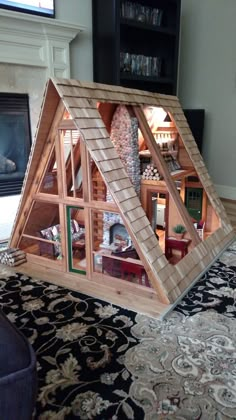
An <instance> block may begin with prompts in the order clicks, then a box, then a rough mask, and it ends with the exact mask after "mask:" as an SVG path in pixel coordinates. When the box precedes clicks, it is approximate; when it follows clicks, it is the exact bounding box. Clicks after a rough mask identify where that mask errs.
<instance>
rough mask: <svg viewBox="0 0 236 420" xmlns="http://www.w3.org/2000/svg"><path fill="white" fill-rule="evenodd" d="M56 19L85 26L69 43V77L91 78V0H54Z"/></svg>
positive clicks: (89, 79)
mask: <svg viewBox="0 0 236 420" xmlns="http://www.w3.org/2000/svg"><path fill="white" fill-rule="evenodd" d="M55 7H56V19H60V20H64V21H66V22H69V23H77V24H81V25H84V26H86V30H85V31H84V32H83V33H81V34H79V35H78V36H77V37H76V39H74V40H73V41H72V43H71V77H72V78H74V79H80V80H84V81H85V80H88V81H92V80H93V53H92V52H93V45H92V44H93V41H92V0H55Z"/></svg>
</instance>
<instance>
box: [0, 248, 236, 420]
mask: <svg viewBox="0 0 236 420" xmlns="http://www.w3.org/2000/svg"><path fill="white" fill-rule="evenodd" d="M0 306H1V308H2V309H3V311H4V312H5V313H6V314H7V316H8V317H9V319H10V320H11V321H12V322H14V323H15V324H16V326H17V327H18V328H19V329H20V330H21V331H22V332H23V333H24V334H25V335H26V337H27V338H28V339H29V341H30V342H31V344H32V346H33V348H34V350H35V352H36V355H37V363H38V399H37V404H36V408H35V414H34V419H39V420H64V419H66V420H70V419H81V420H87V419H90V420H103V419H104V420H108V419H111V420H119V419H121V420H123V419H124V420H125V419H135V420H142V419H145V420H159V419H166V420H172V419H178V420H185V419H187V420H199V419H202V420H206V419H207V420H213V419H214V420H216V419H217V420H225V419H235V418H236V325H235V324H236V323H235V317H236V242H235V243H234V244H233V245H232V246H231V247H230V248H228V249H227V251H225V252H224V253H223V254H222V256H221V257H220V258H219V259H218V260H217V261H216V262H215V263H214V264H213V265H212V267H211V268H210V269H209V270H208V272H207V273H206V274H205V275H204V276H203V277H202V278H201V279H200V280H199V281H198V282H197V284H196V285H195V286H194V287H193V288H192V289H191V290H190V292H189V293H188V295H186V296H185V297H184V299H183V300H182V301H181V302H180V304H179V305H178V306H177V307H176V308H175V310H174V311H173V312H172V313H171V314H170V315H169V316H168V318H167V319H165V320H162V321H161V320H157V319H154V318H150V317H147V316H144V315H141V314H137V313H135V312H132V311H128V310H125V309H123V308H120V307H118V306H115V305H111V304H109V303H107V302H104V301H101V300H98V299H95V298H92V297H89V296H86V295H83V294H81V293H78V292H75V291H71V290H68V289H65V288H62V287H59V286H56V285H52V284H50V283H47V282H43V281H41V280H39V279H35V278H30V277H28V276H25V275H22V274H19V273H16V274H15V273H14V272H13V270H12V269H9V268H8V267H6V268H2V269H1V271H0Z"/></svg>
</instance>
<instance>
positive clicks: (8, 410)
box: [0, 310, 37, 420]
mask: <svg viewBox="0 0 236 420" xmlns="http://www.w3.org/2000/svg"><path fill="white" fill-rule="evenodd" d="M36 391H37V373H36V357H35V353H34V351H33V349H32V347H31V345H30V343H29V342H28V340H27V339H26V338H25V337H24V336H23V334H22V333H21V332H20V331H19V330H18V329H17V328H16V327H15V326H14V325H13V324H12V323H11V322H10V321H9V320H8V318H7V317H6V316H5V315H4V314H3V312H2V311H1V310H0V418H1V419H4V420H13V419H17V420H30V419H32V414H33V410H34V406H35V402H36V394H37V392H36Z"/></svg>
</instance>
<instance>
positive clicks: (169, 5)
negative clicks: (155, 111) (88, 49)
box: [93, 0, 181, 94]
mask: <svg viewBox="0 0 236 420" xmlns="http://www.w3.org/2000/svg"><path fill="white" fill-rule="evenodd" d="M180 5H181V1H180V0H165V1H163V0H146V1H145V2H144V1H140V2H139V0H135V1H134V0H132V1H124V0H93V52H94V57H93V60H94V81H95V82H100V83H108V84H113V85H121V86H126V87H131V88H136V89H142V90H148V91H153V92H160V93H167V94H175V93H176V87H177V67H178V50H179V26H180Z"/></svg>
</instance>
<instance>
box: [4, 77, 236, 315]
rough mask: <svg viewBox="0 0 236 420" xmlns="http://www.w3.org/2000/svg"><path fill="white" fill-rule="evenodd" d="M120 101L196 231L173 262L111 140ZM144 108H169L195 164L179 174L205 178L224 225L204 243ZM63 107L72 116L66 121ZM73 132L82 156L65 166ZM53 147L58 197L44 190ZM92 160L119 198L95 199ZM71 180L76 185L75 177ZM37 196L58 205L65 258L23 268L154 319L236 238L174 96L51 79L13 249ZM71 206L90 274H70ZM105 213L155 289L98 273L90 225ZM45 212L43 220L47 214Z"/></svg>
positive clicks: (33, 260)
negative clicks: (77, 212)
mask: <svg viewBox="0 0 236 420" xmlns="http://www.w3.org/2000/svg"><path fill="white" fill-rule="evenodd" d="M99 104H100V105H99ZM119 104H124V105H126V106H127V107H128V108H130V111H131V112H132V113H133V114H134V115H135V116H136V118H137V120H138V123H139V127H140V129H141V131H142V133H143V137H144V138H145V142H146V144H147V145H148V148H149V150H150V152H151V155H152V158H153V160H154V162H155V163H156V165H157V167H158V168H160V170H161V172H162V174H163V177H164V180H163V181H160V185H162V186H163V187H165V188H166V190H167V191H168V194H169V195H170V196H171V198H172V199H173V200H174V203H175V205H176V207H177V211H178V214H179V217H180V220H182V221H183V222H184V224H185V226H186V227H187V230H188V234H189V235H190V238H191V241H192V244H193V248H192V249H191V252H189V253H188V255H186V256H185V258H183V259H182V260H181V261H180V262H179V263H178V264H177V265H175V266H173V265H171V264H169V263H168V260H167V259H166V256H165V254H164V252H163V250H162V249H161V248H160V246H159V244H158V241H157V238H156V236H155V233H154V231H153V230H152V228H151V226H150V223H149V220H148V218H147V216H146V213H145V211H144V208H143V207H142V204H141V202H140V200H139V197H138V196H137V194H136V192H135V190H134V187H133V185H132V183H131V181H130V179H129V177H128V175H127V173H126V170H125V168H124V166H123V163H122V162H121V159H120V157H119V155H118V153H117V150H116V149H115V147H114V145H113V143H112V140H111V138H110V134H109V130H110V121H111V119H112V116H113V113H114V110H115V108H116V106H117V105H119ZM146 105H148V106H152V107H163V108H164V109H165V110H167V111H168V112H169V113H170V114H171V116H172V118H173V122H174V124H175V127H176V131H177V132H178V134H179V136H181V141H182V144H183V146H184V147H183V148H184V153H185V154H186V156H188V163H189V162H190V163H191V162H192V166H191V165H190V163H189V167H188V168H186V170H185V171H183V172H184V174H185V175H182V174H181V175H180V178H181V177H184V176H187V174H191V173H196V174H197V176H198V177H199V182H201V184H202V185H203V186H204V188H205V192H206V195H207V200H208V201H209V203H210V205H211V206H212V208H213V210H214V211H215V213H216V215H217V217H218V219H219V223H220V225H221V226H220V227H219V228H217V229H216V231H215V232H212V234H211V235H210V236H209V237H208V238H207V239H206V240H205V241H201V240H200V238H199V236H198V234H197V232H196V230H195V228H194V226H193V223H192V221H191V218H190V216H189V214H188V212H187V210H186V208H185V206H184V203H183V201H182V199H181V195H180V194H179V193H178V191H177V189H176V186H175V183H174V182H175V179H176V176H173V177H172V176H171V175H170V173H169V172H168V169H167V166H166V164H165V161H164V159H163V157H162V154H161V153H160V151H159V148H158V146H157V144H156V141H155V139H154V136H153V133H152V131H151V129H150V127H149V125H148V123H147V120H146V118H145V115H144V112H143V106H146ZM65 109H66V110H67V113H68V114H69V115H70V117H71V119H70V120H64V119H63V116H64V115H65ZM99 109H100V111H101V113H100V112H99ZM50 110H51V112H50ZM68 129H69V130H70V129H72V130H78V133H79V136H80V153H78V150H77V149H76V150H75V149H74V152H73V156H74V158H73V159H72V161H71V162H67V164H66V163H65V162H64V157H63V151H62V147H61V138H62V137H61V136H63V130H68ZM54 146H55V151H56V160H57V175H58V194H44V193H42V192H39V191H40V185H41V182H42V179H43V176H44V174H45V170H44V168H45V167H46V163H47V161H48V159H49V156H50V152H51V150H52V148H53V147H54ZM71 147H72V146H71ZM91 159H92V160H93V162H94V164H95V166H96V168H97V170H98V171H99V173H100V176H101V179H102V180H103V182H104V184H105V185H106V188H107V190H108V191H109V193H110V194H111V196H112V198H113V203H109V202H106V201H99V200H98V201H96V199H94V196H93V194H92V182H93V180H92V176H93V175H92V173H91V170H90V167H91V166H90V165H91ZM80 165H81V168H82V180H83V198H81V197H77V196H76V193H75V191H73V192H72V195H71V196H70V195H68V188H71V185H75V178H73V177H75V172H76V170H75V168H77V169H78V167H79V166H80ZM73 168H74V171H73V172H74V174H73V175H72V173H70V172H72V169H73ZM73 179H74V182H71V181H72V180H73ZM177 179H178V176H177ZM153 185H154V184H153ZM155 185H156V187H155V188H158V184H155ZM35 199H36V200H38V201H40V202H41V203H45V204H46V203H57V205H58V206H59V219H60V220H59V222H60V226H61V236H62V239H61V241H62V242H61V245H62V262H61V264H60V271H58V270H59V269H58V267H57V264H55V261H50V260H46V261H45V258H43V259H42V258H40V257H39V256H38V255H33V254H31V253H27V259H28V262H27V263H25V264H23V265H22V266H21V270H22V271H24V272H28V273H34V272H35V273H36V272H37V273H41V276H42V278H46V279H48V280H51V281H55V282H57V283H58V284H59V283H60V284H64V285H66V286H67V287H72V288H73V287H75V288H77V289H78V290H81V291H83V292H85V293H88V294H93V295H95V296H98V297H103V298H104V299H106V300H109V301H112V302H114V303H119V304H122V305H124V306H127V307H129V308H131V309H134V310H139V311H141V312H145V313H148V314H151V315H154V316H157V315H158V314H160V313H164V312H165V311H166V310H167V309H168V308H169V305H170V304H172V303H175V302H176V300H177V299H178V298H179V297H180V296H181V295H182V294H183V293H184V291H185V290H187V289H188V288H189V287H190V285H191V284H192V283H193V282H194V281H195V279H196V278H197V277H198V276H200V275H201V274H202V273H203V272H204V270H205V269H206V268H207V267H208V266H209V265H210V264H211V262H212V261H214V259H215V258H216V256H217V255H219V254H220V253H221V252H222V251H223V249H224V248H225V247H226V246H227V245H228V244H229V243H231V241H232V240H233V239H234V232H233V228H232V226H231V224H230V222H229V220H228V218H227V215H226V212H225V210H224V207H223V205H222V203H221V201H220V200H219V198H218V197H217V194H216V192H215V189H214V186H213V184H212V181H211V180H210V177H209V175H208V173H207V170H206V167H205V165H204V162H203V160H202V157H201V155H200V153H199V151H198V148H197V146H196V145H195V142H194V138H193V136H192V134H191V131H190V129H189V127H188V124H187V121H186V119H185V116H184V114H183V111H182V109H181V106H180V104H179V101H178V99H177V98H176V97H174V96H168V95H159V94H155V93H151V92H143V91H137V90H131V89H125V88H122V87H113V86H108V85H100V84H93V83H82V82H79V81H75V80H64V79H51V80H49V82H48V84H47V87H46V90H45V96H44V101H43V104H42V111H41V116H40V121H39V125H38V131H37V133H36V140H35V143H34V147H33V149H32V153H31V157H30V162H29V166H28V171H27V174H26V178H25V183H24V189H23V194H22V200H21V203H20V205H19V209H18V213H17V217H16V220H15V224H14V227H13V231H12V236H11V242H10V245H11V246H12V247H18V246H19V244H20V241H21V237H22V235H24V226H25V221H26V223H27V220H28V219H27V217H28V214H29V213H30V211H31V210H30V209H31V207H32V203H33V202H34V200H35ZM68 206H74V207H82V208H83V209H84V213H83V218H84V224H85V241H86V278H84V276H82V275H80V273H71V272H70V267H69V264H68V258H67V257H68V253H69V249H68V241H67V234H66V232H67V226H66V208H67V207H68ZM101 210H102V211H103V212H112V211H115V212H117V213H118V214H119V216H120V217H121V219H122V221H123V224H124V226H125V227H126V230H127V232H128V234H129V236H130V238H131V239H132V242H133V244H134V246H135V249H136V251H137V253H138V255H139V258H140V260H141V263H142V264H143V267H144V270H145V272H146V274H147V276H148V279H149V283H150V284H151V286H152V288H149V287H145V286H142V285H139V284H133V283H129V282H127V281H124V280H120V279H116V278H114V277H109V276H105V275H103V274H102V273H98V272H95V270H94V249H95V247H96V244H95V242H94V236H93V230H92V226H93V224H92V218H93V212H94V211H101ZM41 217H42V218H43V214H42V216H41ZM26 252H27V250H26Z"/></svg>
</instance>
